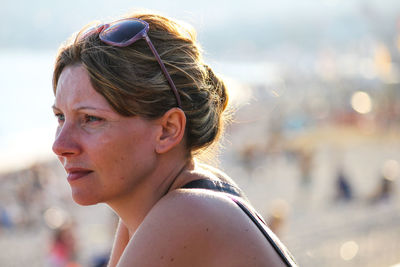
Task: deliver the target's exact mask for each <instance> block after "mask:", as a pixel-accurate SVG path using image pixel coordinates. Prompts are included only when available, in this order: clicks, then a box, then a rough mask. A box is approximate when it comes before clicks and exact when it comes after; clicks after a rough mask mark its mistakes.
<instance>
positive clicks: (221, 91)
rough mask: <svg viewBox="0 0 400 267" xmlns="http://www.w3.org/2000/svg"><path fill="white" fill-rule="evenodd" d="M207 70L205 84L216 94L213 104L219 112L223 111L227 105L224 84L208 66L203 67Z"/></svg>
mask: <svg viewBox="0 0 400 267" xmlns="http://www.w3.org/2000/svg"><path fill="white" fill-rule="evenodd" d="M204 67H205V68H206V70H207V76H208V77H207V84H208V85H209V86H211V87H212V88H213V89H214V90H213V91H214V92H215V93H216V96H215V103H216V104H217V106H218V107H219V109H220V112H222V111H224V110H225V108H226V106H227V105H228V94H227V91H226V87H225V83H224V82H223V81H222V80H221V79H220V78H219V77H218V76H217V75H216V74H215V73H214V71H213V70H212V69H211V68H210V66H208V65H204Z"/></svg>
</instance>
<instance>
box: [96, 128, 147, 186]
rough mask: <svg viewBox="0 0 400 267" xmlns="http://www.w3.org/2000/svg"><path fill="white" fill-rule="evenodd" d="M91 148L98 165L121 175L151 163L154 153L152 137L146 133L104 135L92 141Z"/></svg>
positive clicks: (122, 177)
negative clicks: (115, 135) (96, 140)
mask: <svg viewBox="0 0 400 267" xmlns="http://www.w3.org/2000/svg"><path fill="white" fill-rule="evenodd" d="M91 150H92V153H91V154H92V159H94V161H95V162H94V163H95V164H96V165H97V167H99V168H101V169H103V170H104V171H107V172H109V171H110V172H114V174H117V173H119V174H120V176H121V174H123V173H129V170H132V169H133V170H134V169H137V168H138V167H139V166H140V165H146V163H150V162H151V161H152V160H151V158H152V155H154V153H153V152H154V148H153V146H152V143H151V142H150V137H149V136H148V135H146V134H142V135H138V134H130V135H127V134H124V135H119V136H118V137H117V138H115V137H113V138H111V137H109V136H103V138H101V139H100V140H98V142H95V143H92V149H91ZM148 161H150V162H148ZM124 177H125V175H123V176H121V179H124Z"/></svg>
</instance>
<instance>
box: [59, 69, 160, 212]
mask: <svg viewBox="0 0 400 267" xmlns="http://www.w3.org/2000/svg"><path fill="white" fill-rule="evenodd" d="M53 109H54V114H55V115H56V117H57V119H58V127H57V132H56V138H55V141H54V144H53V151H54V153H56V154H57V156H58V158H59V160H60V162H61V163H62V164H63V166H64V168H65V170H66V171H67V174H68V177H67V180H68V182H69V184H70V186H71V189H72V196H73V198H74V200H75V202H77V203H78V204H81V205H91V204H96V203H99V202H106V203H108V202H110V201H114V200H118V199H124V197H125V196H127V195H128V194H130V193H132V192H133V191H134V190H136V189H138V188H139V187H140V184H141V183H142V182H143V181H145V178H146V177H148V176H149V175H151V173H152V171H153V170H154V167H155V160H156V154H155V149H154V142H153V140H155V133H156V130H157V127H158V126H157V125H156V124H155V123H154V122H152V121H148V120H145V119H143V118H140V117H138V116H135V117H123V116H121V115H120V114H118V113H116V112H115V111H114V110H113V109H112V108H111V106H110V105H109V104H108V102H107V101H106V99H105V98H104V97H103V96H102V95H100V94H99V93H97V92H96V91H95V90H94V88H93V87H92V85H91V83H90V80H89V76H88V73H87V72H86V70H85V69H84V68H83V67H82V66H81V65H75V66H69V67H66V68H65V69H64V70H63V72H62V73H61V75H60V78H59V81H58V85H57V90H56V98H55V103H54V107H53Z"/></svg>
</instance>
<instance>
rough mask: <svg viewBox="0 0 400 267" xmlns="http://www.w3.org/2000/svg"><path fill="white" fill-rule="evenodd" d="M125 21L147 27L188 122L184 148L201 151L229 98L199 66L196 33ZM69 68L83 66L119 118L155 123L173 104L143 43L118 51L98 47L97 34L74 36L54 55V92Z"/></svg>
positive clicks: (155, 18)
mask: <svg viewBox="0 0 400 267" xmlns="http://www.w3.org/2000/svg"><path fill="white" fill-rule="evenodd" d="M127 17H132V18H138V19H141V20H144V21H146V22H147V23H148V24H149V25H150V29H149V32H148V35H149V37H150V39H151V40H152V42H153V44H154V46H155V47H156V49H157V51H158V53H159V54H160V56H161V59H162V60H163V62H164V64H165V66H166V68H167V70H168V72H169V74H170V75H171V78H172V80H173V81H174V83H175V85H176V87H177V90H178V92H179V95H180V97H181V101H182V110H183V111H184V113H185V115H186V118H187V124H186V129H185V130H186V133H185V134H186V147H187V149H188V150H189V151H190V152H194V151H201V150H204V149H205V148H207V147H208V146H209V145H210V144H212V143H214V141H215V140H217V139H218V137H219V136H220V134H221V132H222V128H223V126H224V118H223V113H224V110H225V109H226V106H227V102H228V95H227V92H226V88H225V85H224V83H223V82H222V81H221V80H220V79H219V78H218V77H217V76H216V75H215V74H214V72H213V71H212V70H211V68H209V67H208V66H207V65H205V64H204V62H203V59H202V56H201V49H200V47H199V45H198V43H197V41H196V33H195V31H194V30H193V29H192V28H189V27H187V26H183V24H181V23H177V22H176V21H173V20H171V19H169V18H166V17H164V16H161V15H156V14H150V13H147V14H145V13H136V14H131V15H129V16H127ZM78 36H79V34H78ZM73 64H82V66H83V67H84V68H85V69H86V70H87V72H88V74H89V76H90V80H91V83H92V85H93V87H94V89H95V90H96V91H97V92H98V93H100V94H101V95H103V96H104V97H105V99H106V100H107V101H108V103H109V104H110V105H111V106H112V108H113V109H114V110H115V111H116V112H118V113H119V114H121V115H123V116H135V115H139V116H142V117H144V118H147V119H155V118H159V117H161V116H162V115H163V114H164V113H165V112H166V111H168V110H169V109H171V108H174V107H176V105H177V104H176V99H175V97H174V94H173V92H172V90H171V88H170V86H169V84H168V82H167V81H166V79H165V77H164V75H163V73H162V71H161V69H160V66H159V65H158V62H157V61H156V59H155V57H154V55H153V54H152V53H151V51H150V49H149V47H148V45H147V44H146V42H145V40H139V41H137V42H135V43H134V44H133V45H131V46H128V47H124V48H119V47H114V46H110V45H107V44H105V43H103V42H102V41H101V40H100V39H99V38H98V34H92V35H90V36H88V37H85V38H76V37H75V36H73V37H72V38H71V39H70V40H69V41H67V43H66V44H64V45H63V46H61V48H60V50H59V52H58V56H57V59H56V63H55V69H54V73H53V91H54V93H55V92H56V88H57V83H58V79H59V77H60V75H61V72H62V71H63V69H64V68H65V67H66V66H69V65H73Z"/></svg>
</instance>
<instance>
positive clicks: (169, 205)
mask: <svg viewBox="0 0 400 267" xmlns="http://www.w3.org/2000/svg"><path fill="white" fill-rule="evenodd" d="M153 44H154V45H153ZM155 47H156V48H155ZM53 88H54V93H55V104H54V106H53V109H54V113H55V115H56V117H57V118H58V123H59V125H58V128H57V133H56V139H55V142H54V145H53V151H54V152H55V153H56V154H57V156H58V158H59V160H60V161H61V163H62V164H63V166H64V168H65V170H66V171H67V174H68V177H67V179H68V182H69V184H70V186H71V190H72V197H73V199H74V201H75V202H77V203H78V204H81V205H93V204H97V203H106V204H108V205H109V206H110V207H111V208H112V209H113V210H114V211H115V213H116V214H118V216H119V218H120V222H119V226H118V229H117V233H116V237H115V241H114V246H113V250H112V253H111V258H110V263H109V266H288V265H294V262H293V261H292V259H291V258H290V257H289V256H288V253H287V252H286V251H285V249H284V247H283V246H282V245H280V244H279V241H278V240H277V239H276V238H275V237H274V236H273V234H272V233H270V231H269V230H268V229H267V228H266V227H265V225H263V223H262V221H261V220H260V219H259V218H257V216H256V215H255V213H253V212H252V211H251V210H252V208H250V207H247V208H246V206H248V205H249V204H248V203H247V202H246V201H245V200H244V197H243V195H242V193H241V192H240V190H239V189H238V188H237V186H236V185H235V184H234V182H233V181H232V180H231V179H230V178H228V177H227V176H226V175H225V174H224V173H222V172H221V171H219V170H216V169H214V168H212V167H209V166H206V165H202V164H199V163H198V162H196V160H195V157H196V155H198V154H199V153H200V152H202V151H204V150H205V149H206V148H209V147H210V146H211V145H213V144H214V143H215V142H216V140H217V139H218V137H219V136H220V134H221V131H222V128H223V125H224V118H223V117H224V110H225V108H226V106H227V102H228V96H227V93H226V89H225V86H224V84H223V82H222V81H221V80H219V79H218V78H217V77H216V76H215V75H214V73H213V72H212V70H211V69H210V68H209V67H208V66H207V65H205V64H204V62H203V60H202V58H201V54H200V48H199V46H198V44H197V43H196V40H195V34H194V31H193V30H190V29H188V28H185V27H184V26H182V25H181V24H179V23H177V22H175V21H173V20H171V19H168V18H165V17H163V16H160V15H155V14H132V15H130V16H128V17H126V18H125V19H122V20H118V21H115V22H112V23H110V24H105V25H103V24H97V25H95V26H91V27H85V28H84V29H83V30H82V31H81V32H80V33H78V34H77V35H76V36H74V37H73V38H72V39H71V40H70V41H69V42H67V43H66V44H65V45H63V46H62V47H61V48H60V51H59V54H58V57H57V60H56V64H55V70H54V75H53Z"/></svg>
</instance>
